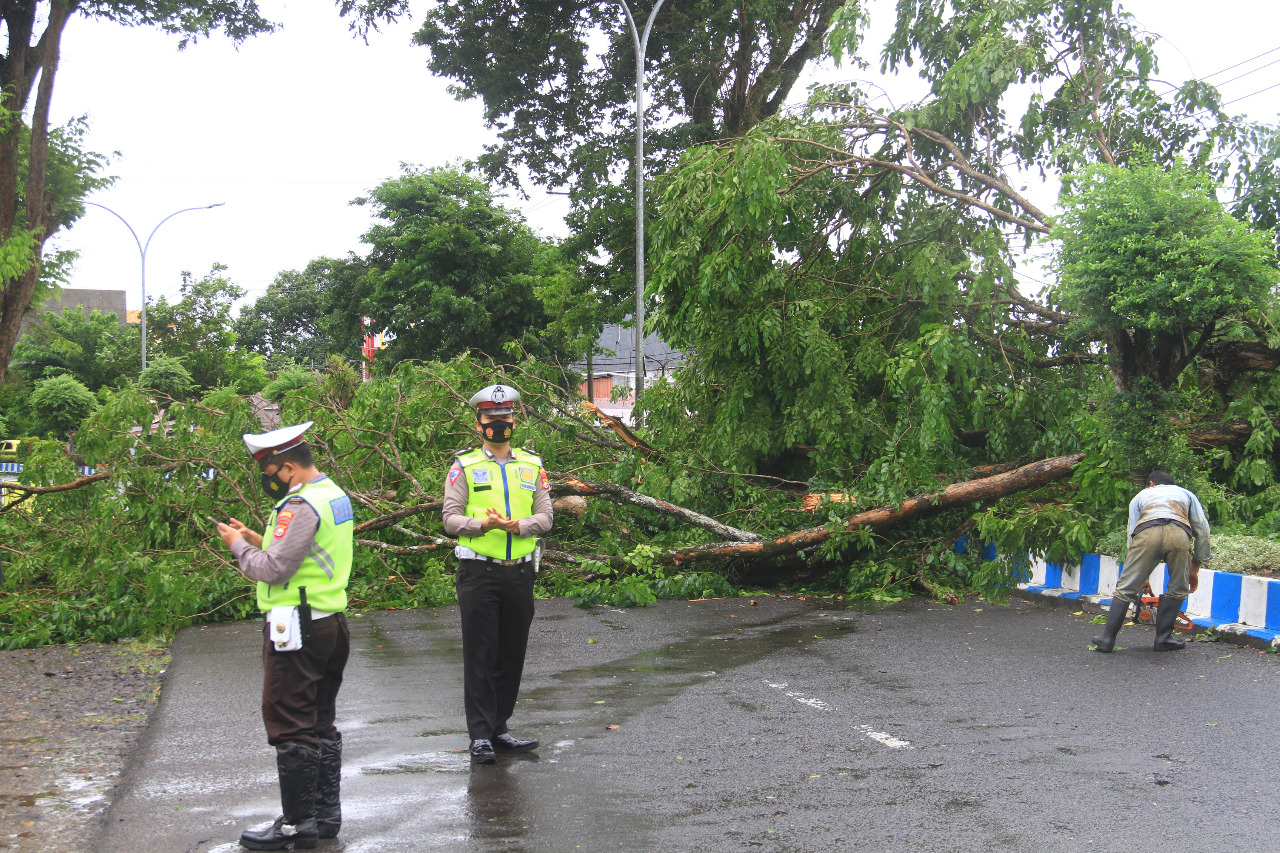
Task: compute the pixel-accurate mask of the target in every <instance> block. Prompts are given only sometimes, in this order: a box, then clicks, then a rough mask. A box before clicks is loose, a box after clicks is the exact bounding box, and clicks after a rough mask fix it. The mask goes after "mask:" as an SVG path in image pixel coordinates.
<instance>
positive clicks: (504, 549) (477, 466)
mask: <svg viewBox="0 0 1280 853" xmlns="http://www.w3.org/2000/svg"><path fill="white" fill-rule="evenodd" d="M511 458H512V461H510V462H507V463H506V464H503V465H499V464H498V463H497V462H494V461H493V460H491V459H490V458H489V457H488V456H486V455H485V452H484V450H483V449H482V448H479V447H477V448H475V449H473V450H468V451H467V452H466V453H462V454H460V455H458V456H457V457H455V460H454V461H455V462H457V464H458V467H459V468H461V469H462V476H464V477H466V478H467V515H468V516H470V517H471V518H479V519H481V520H484V519H486V518H488V517H489V516H488V514H487V513H486V512H485V510H487V509H494V510H497V512H498V513H499V514H500V515H503V516H506V517H507V518H528V517H529V516H531V515H533V496H534V495H535V494H536V493H537V491H538V488H539V472H541V470H542V457H540V456H538V455H536V454H534V453H530V452H529V451H527V450H524V449H523V448H518V447H513V448H511ZM458 544H459V545H463V546H465V547H467V548H470V549H471V550H472V551H475V552H476V553H477V554H480V555H482V556H485V557H492V558H493V559H495V560H518V559H520V558H521V557H527V556H529V555H530V554H532V553H533V549H534V548H536V547H537V545H538V537H536V536H516V535H515V534H513V533H508V532H507V531H505V530H490V531H489V532H488V533H485V534H483V535H481V536H459V537H458Z"/></svg>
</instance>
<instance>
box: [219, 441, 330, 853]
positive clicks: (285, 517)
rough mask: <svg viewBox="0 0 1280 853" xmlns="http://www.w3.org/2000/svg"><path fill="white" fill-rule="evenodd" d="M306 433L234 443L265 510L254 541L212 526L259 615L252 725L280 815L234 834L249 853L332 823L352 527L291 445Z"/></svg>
mask: <svg viewBox="0 0 1280 853" xmlns="http://www.w3.org/2000/svg"><path fill="white" fill-rule="evenodd" d="M310 426H311V422H310V421H308V422H307V423H304V424H299V425H297V426H289V427H284V428H282V429H277V430H272V431H271V432H267V433H261V434H258V435H245V436H244V443H245V447H246V448H248V450H249V455H250V456H252V457H253V458H254V460H255V461H257V463H258V469H259V472H260V474H261V477H262V487H263V490H264V491H265V492H266V493H267V495H268V496H269V497H270V498H271V500H272V503H273V504H274V508H273V510H272V512H271V516H270V518H269V519H268V521H267V527H266V531H265V532H264V533H258V532H256V531H254V530H251V529H250V528H249V527H247V526H245V525H244V524H243V523H241V522H240V521H237V520H236V519H234V518H233V519H231V520H230V522H229V523H227V524H219V525H218V535H219V536H221V537H222V541H223V542H225V543H226V545H227V547H229V548H230V549H231V553H232V555H233V556H234V557H235V558H236V561H237V562H238V563H239V565H240V571H241V572H242V573H243V574H244V575H245V576H246V577H248V578H250V579H252V580H255V581H257V582H258V607H259V609H261V610H262V612H263V613H264V614H265V615H266V620H265V624H264V627H263V648H262V668H263V680H262V721H263V723H264V725H265V726H266V730H267V743H269V744H271V745H272V746H274V747H275V748H276V769H277V771H278V774H279V778H280V802H281V806H282V814H281V815H280V817H278V818H277V819H276V821H275V822H274V823H273V824H271V825H270V826H268V827H266V828H265V829H261V830H246V831H245V832H244V833H243V834H242V835H241V836H240V844H241V846H243V847H247V848H249V849H251V850H289V849H310V848H312V847H315V846H316V842H317V839H320V838H333V837H334V836H336V835H337V834H338V829H339V828H340V826H341V825H342V807H341V804H340V802H339V787H340V780H341V777H342V735H341V734H340V733H339V732H338V729H337V728H336V727H335V725H334V722H335V717H336V708H335V700H336V699H337V696H338V688H339V687H340V686H341V685H342V673H343V670H344V669H345V667H346V663H347V656H348V653H349V649H350V644H351V635H350V632H349V631H348V628H347V617H346V615H345V613H344V611H345V610H346V609H347V580H348V578H349V577H350V574H351V557H352V546H353V544H354V541H353V530H354V527H355V522H354V517H353V513H352V507H351V499H350V498H349V497H348V496H347V494H346V493H345V492H343V491H342V489H341V488H339V487H338V485H337V484H336V483H334V482H333V480H331V479H329V477H328V476H327V475H325V474H322V473H321V472H320V471H318V470H316V467H315V463H314V461H313V459H312V455H311V448H310V446H309V445H308V444H307V442H306V441H305V440H303V437H302V436H303V433H305V432H306V431H307V429H308V428H309V427H310Z"/></svg>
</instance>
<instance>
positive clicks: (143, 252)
mask: <svg viewBox="0 0 1280 853" xmlns="http://www.w3.org/2000/svg"><path fill="white" fill-rule="evenodd" d="M85 204H91V205H93V206H94V207H100V208H102V209H103V210H105V211H106V212H107V213H110V214H111V215H112V216H114V217H115V218H116V219H119V220H120V221H121V222H123V223H124V227H125V228H128V229H129V233H130V234H132V235H133V242H135V243H137V244H138V254H139V256H141V259H142V311H141V312H140V313H139V317H140V319H141V320H142V369H143V370H146V369H147V249H149V248H151V238H152V237H154V236H156V232H157V231H159V230H160V226H161V225H163V224H165V223H166V222H168V221H169V220H170V219H172V218H173V217H175V216H177V215H178V214H179V213H186V212H187V211H189V210H210V209H212V208H215V207H222V206H223V205H224V204H226V202H224V201H220V202H218V203H216V204H205V205H201V206H199V207H184V208H182V210H175V211H174V212H173V213H170V214H169V215H168V216H166V217H165V218H164V219H161V220H160V221H159V222H157V223H156V227H155V228H152V229H151V233H150V234H149V235H147V242H146V243H143V242H142V241H141V240H139V239H138V232H137V231H134V230H133V226H132V225H130V224H129V220H127V219H125V218H124V217H123V216H121V215H120V214H118V213H116V212H115V211H114V210H112V209H111V208H109V207H107V206H106V205H105V204H98V203H97V202H96V201H86V202H85Z"/></svg>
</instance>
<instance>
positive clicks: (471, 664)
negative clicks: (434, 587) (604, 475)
mask: <svg viewBox="0 0 1280 853" xmlns="http://www.w3.org/2000/svg"><path fill="white" fill-rule="evenodd" d="M519 400H520V394H519V392H518V391H516V390H515V389H514V388H512V387H510V386H509V385H490V386H489V387H488V388H485V389H484V390H482V391H479V392H477V393H476V394H475V396H473V397H472V398H471V405H472V407H474V408H475V410H476V431H477V432H479V433H480V436H481V438H482V439H483V441H482V443H481V446H480V447H477V448H473V449H471V450H467V451H464V452H462V453H459V454H458V455H457V457H455V458H454V461H453V466H452V467H451V468H450V469H449V474H448V477H447V479H446V482H445V488H444V507H443V513H444V529H445V532H446V533H447V534H448V535H450V536H454V537H457V539H458V547H457V548H455V549H454V553H455V554H456V555H457V557H458V574H457V589H458V606H459V608H460V610H461V612H462V662H463V704H464V706H465V708H466V714H467V730H468V733H469V734H470V736H471V760H472V761H473V762H475V763H477V764H492V763H493V762H494V761H495V760H496V757H495V755H494V753H495V752H526V751H528V750H531V749H534V748H536V747H537V746H538V742H537V741H536V740H520V739H518V738H516V737H514V736H512V735H511V733H510V732H509V731H507V720H508V719H509V718H510V717H511V713H512V711H514V710H515V705H516V694H518V693H519V692H520V676H521V673H522V672H523V671H524V655H525V648H526V646H527V645H528V641H529V626H530V624H532V622H533V576H534V572H535V571H536V570H537V565H536V563H535V559H534V558H535V549H536V547H537V544H538V540H537V537H538V536H539V535H541V534H543V533H546V532H547V531H549V530H550V529H551V522H552V510H551V491H550V490H551V485H550V483H549V482H548V481H547V474H546V472H545V471H543V470H542V459H541V458H540V457H538V456H537V455H536V454H534V453H530V452H529V451H527V450H524V449H523V448H518V447H512V446H511V437H512V435H513V433H514V431H515V404H516V403H517V402H519Z"/></svg>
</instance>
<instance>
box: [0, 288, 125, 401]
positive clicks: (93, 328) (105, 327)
mask: <svg viewBox="0 0 1280 853" xmlns="http://www.w3.org/2000/svg"><path fill="white" fill-rule="evenodd" d="M138 331H139V329H138V327H137V326H125V325H122V324H121V323H120V322H119V320H118V319H117V318H116V315H115V314H103V313H102V312H101V311H94V312H92V313H91V314H89V316H88V317H86V316H85V315H84V313H83V312H82V311H80V309H78V308H64V309H63V311H62V313H61V314H53V313H46V314H42V315H40V316H39V317H38V318H37V319H36V320H35V322H34V323H32V326H31V329H30V331H28V332H27V334H26V335H24V336H23V337H22V340H21V341H19V342H18V345H17V346H16V347H14V350H13V362H14V364H13V367H14V368H15V370H21V371H22V372H23V373H25V374H27V375H28V376H29V377H31V378H32V379H40V378H43V377H46V376H54V375H56V374H59V373H67V374H70V375H71V376H74V377H75V378H76V379H78V380H80V382H82V383H84V385H85V386H86V387H88V389H89V390H90V391H97V390H98V389H99V388H102V387H103V386H108V385H118V384H120V382H121V381H122V380H125V379H131V378H133V377H135V376H137V373H138Z"/></svg>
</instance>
